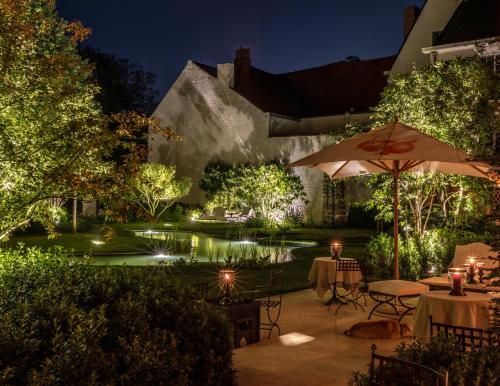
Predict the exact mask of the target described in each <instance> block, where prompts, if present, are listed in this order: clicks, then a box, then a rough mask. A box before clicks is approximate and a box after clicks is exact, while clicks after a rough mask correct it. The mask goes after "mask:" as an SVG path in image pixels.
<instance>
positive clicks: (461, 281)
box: [448, 268, 467, 296]
mask: <svg viewBox="0 0 500 386" xmlns="http://www.w3.org/2000/svg"><path fill="white" fill-rule="evenodd" d="M466 279H467V270H466V269H465V268H449V269H448V280H449V282H450V284H451V292H450V295H452V296H466V294H465V292H464V287H465V281H466Z"/></svg>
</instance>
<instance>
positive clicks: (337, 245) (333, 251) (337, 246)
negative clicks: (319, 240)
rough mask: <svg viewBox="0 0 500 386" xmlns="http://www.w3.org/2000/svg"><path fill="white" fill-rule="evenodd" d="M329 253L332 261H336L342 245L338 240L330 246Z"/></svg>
mask: <svg viewBox="0 0 500 386" xmlns="http://www.w3.org/2000/svg"><path fill="white" fill-rule="evenodd" d="M330 253H331V255H332V259H338V258H339V257H340V254H341V253H342V243H341V242H340V241H338V240H333V241H332V242H331V244H330Z"/></svg>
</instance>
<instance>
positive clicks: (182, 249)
mask: <svg viewBox="0 0 500 386" xmlns="http://www.w3.org/2000/svg"><path fill="white" fill-rule="evenodd" d="M134 233H135V235H136V236H139V237H146V238H148V239H150V241H149V242H148V250H145V251H144V253H138V254H120V255H108V256H96V255H94V260H95V264H98V265H105V264H110V265H123V264H126V265H136V266H143V265H156V264H165V263H167V264H168V263H172V262H174V261H175V260H184V261H185V262H187V263H190V262H200V263H207V262H209V263H224V262H225V261H227V259H228V258H232V259H234V258H237V259H245V260H252V261H266V262H269V263H281V262H287V261H290V260H291V259H293V254H292V250H293V249H295V248H299V247H304V246H311V245H312V243H306V242H290V241H285V240H278V241H266V242H257V241H253V240H250V239H245V238H243V239H241V240H230V239H221V238H216V237H212V236H208V235H205V234H202V233H191V232H175V231H163V230H162V231H159V230H158V231H157V230H147V231H142V230H141V231H134Z"/></svg>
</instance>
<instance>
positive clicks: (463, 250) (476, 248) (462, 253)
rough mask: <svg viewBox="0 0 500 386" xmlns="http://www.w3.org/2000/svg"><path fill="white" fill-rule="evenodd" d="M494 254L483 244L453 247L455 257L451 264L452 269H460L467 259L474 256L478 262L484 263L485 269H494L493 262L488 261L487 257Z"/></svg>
mask: <svg viewBox="0 0 500 386" xmlns="http://www.w3.org/2000/svg"><path fill="white" fill-rule="evenodd" d="M493 255H494V252H493V249H492V248H491V246H490V245H488V244H485V243H470V244H465V245H457V246H456V247H455V255H454V257H453V261H452V262H451V266H452V267H462V266H463V264H464V263H466V262H467V261H466V260H467V258H468V257H471V256H474V257H476V258H477V259H478V262H483V263H485V265H484V268H485V269H491V268H494V267H495V261H494V260H491V259H488V256H493Z"/></svg>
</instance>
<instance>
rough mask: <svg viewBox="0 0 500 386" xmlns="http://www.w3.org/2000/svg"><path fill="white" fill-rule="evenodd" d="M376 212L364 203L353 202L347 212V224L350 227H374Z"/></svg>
mask: <svg viewBox="0 0 500 386" xmlns="http://www.w3.org/2000/svg"><path fill="white" fill-rule="evenodd" d="M375 216H376V212H375V210H374V209H368V208H367V207H366V205H364V204H362V203H353V204H351V205H350V206H349V211H348V212H347V226H349V227H350V228H367V229H374V228H375V226H376V224H375V220H374V219H375Z"/></svg>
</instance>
